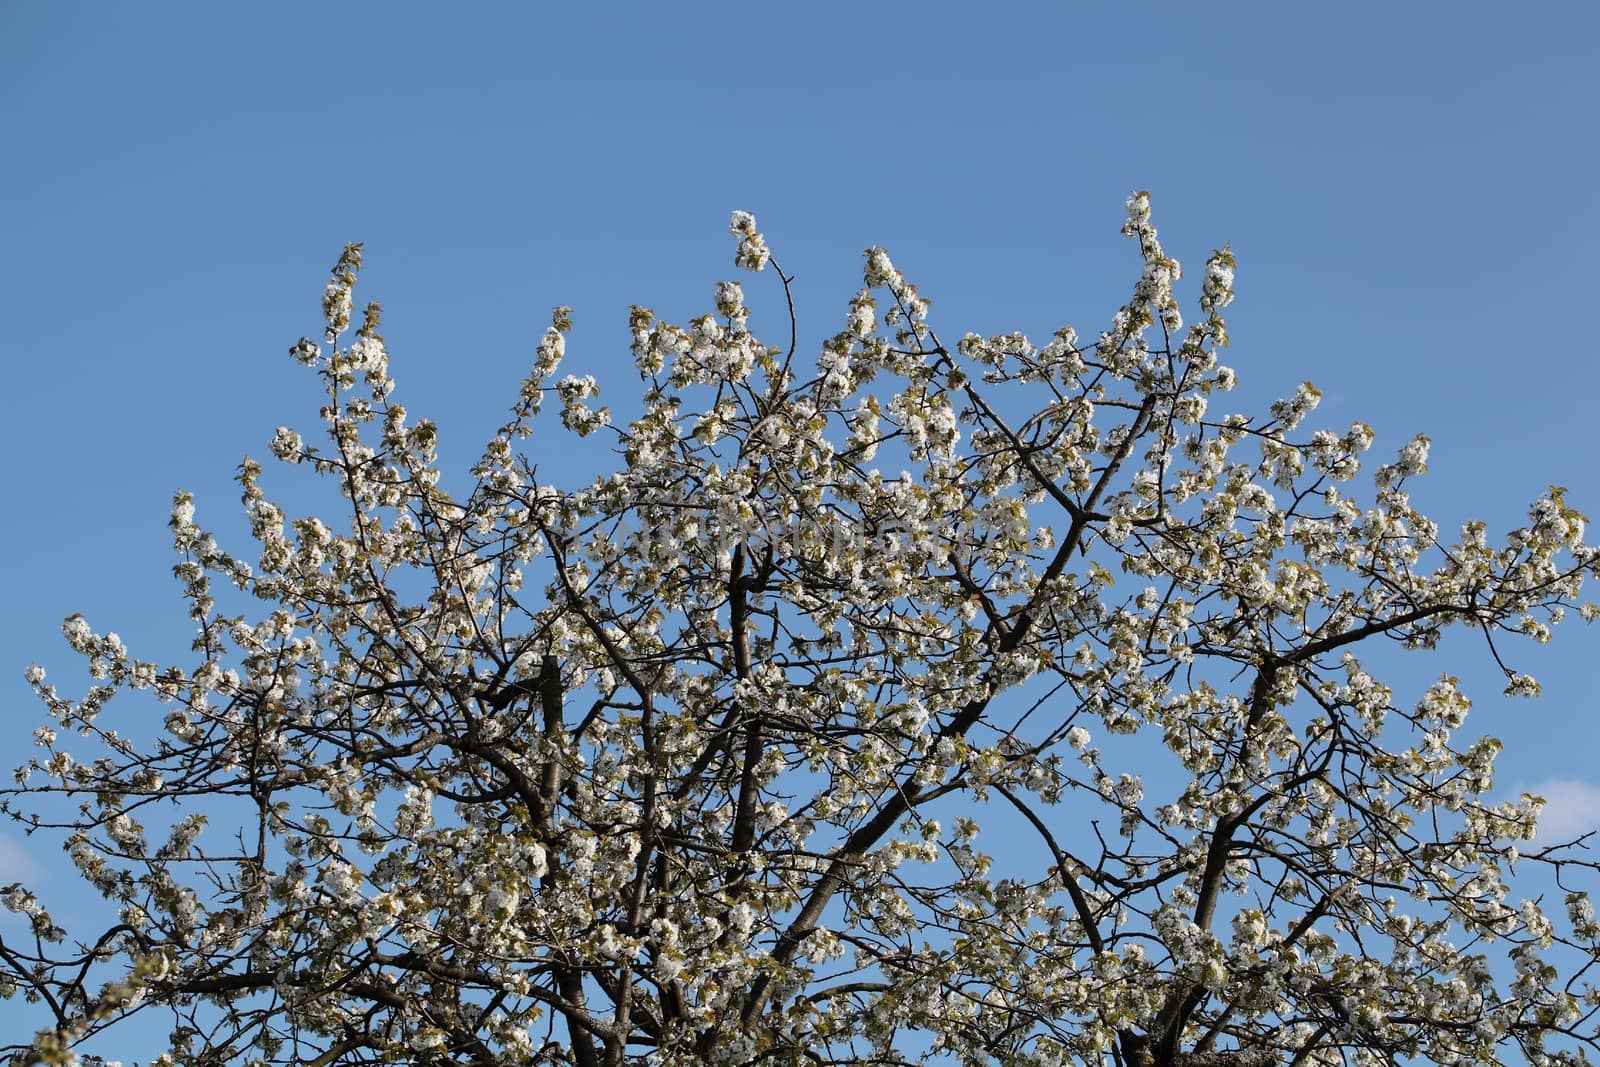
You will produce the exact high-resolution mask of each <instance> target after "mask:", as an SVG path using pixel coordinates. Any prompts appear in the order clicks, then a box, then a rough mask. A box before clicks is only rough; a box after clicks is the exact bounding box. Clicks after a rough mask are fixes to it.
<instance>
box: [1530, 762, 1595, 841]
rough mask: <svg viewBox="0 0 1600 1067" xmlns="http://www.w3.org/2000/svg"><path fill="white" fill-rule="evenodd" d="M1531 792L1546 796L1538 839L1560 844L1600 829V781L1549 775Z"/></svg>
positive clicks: (1540, 818) (1540, 817)
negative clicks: (1594, 781) (1595, 782)
mask: <svg viewBox="0 0 1600 1067" xmlns="http://www.w3.org/2000/svg"><path fill="white" fill-rule="evenodd" d="M1528 792H1529V793H1532V794H1534V795H1535V796H1541V797H1544V800H1545V804H1544V811H1543V812H1541V813H1540V815H1539V836H1538V837H1536V838H1535V839H1534V840H1536V841H1539V842H1542V843H1544V844H1558V843H1560V842H1563V841H1571V840H1572V839H1573V838H1575V837H1578V836H1580V835H1582V834H1586V833H1588V832H1589V831H1591V830H1600V785H1596V784H1594V783H1593V782H1584V781H1579V780H1578V779H1575V778H1547V779H1545V780H1544V781H1542V782H1539V783H1537V784H1535V785H1534V786H1533V787H1532V788H1530V789H1529V790H1528Z"/></svg>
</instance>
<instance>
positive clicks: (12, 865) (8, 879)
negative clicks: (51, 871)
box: [0, 834, 44, 885]
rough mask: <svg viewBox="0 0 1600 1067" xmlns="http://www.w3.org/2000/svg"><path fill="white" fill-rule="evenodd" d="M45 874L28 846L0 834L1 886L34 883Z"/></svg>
mask: <svg viewBox="0 0 1600 1067" xmlns="http://www.w3.org/2000/svg"><path fill="white" fill-rule="evenodd" d="M42 873H44V872H43V868H42V867H40V865H39V861H38V860H36V859H34V858H33V854H32V852H31V851H30V850H29V849H28V846H27V845H25V844H23V843H21V842H20V841H15V840H13V839H12V838H11V837H10V836H9V835H6V834H0V885H10V884H11V883H12V882H34V881H38V879H39V876H40V875H41V874H42Z"/></svg>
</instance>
